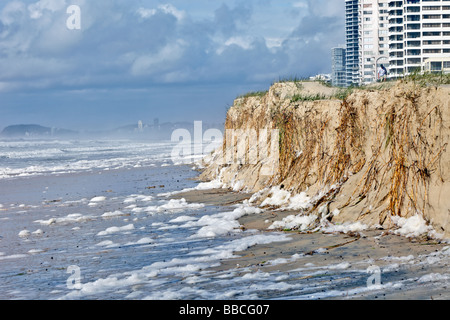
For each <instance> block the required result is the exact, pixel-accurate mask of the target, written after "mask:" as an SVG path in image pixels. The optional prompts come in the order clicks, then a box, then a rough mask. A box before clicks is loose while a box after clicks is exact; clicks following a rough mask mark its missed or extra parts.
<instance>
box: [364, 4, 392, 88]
mask: <svg viewBox="0 0 450 320" xmlns="http://www.w3.org/2000/svg"><path fill="white" fill-rule="evenodd" d="M388 4H389V0H360V1H359V68H358V69H359V83H360V84H361V85H364V84H369V83H372V82H375V81H377V80H378V72H377V71H378V69H379V67H380V65H382V64H383V65H384V66H385V67H386V68H387V67H388V65H389V24H388V23H389V10H388V9H389V7H388Z"/></svg>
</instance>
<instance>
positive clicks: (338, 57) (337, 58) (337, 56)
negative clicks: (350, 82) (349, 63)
mask: <svg viewBox="0 0 450 320" xmlns="http://www.w3.org/2000/svg"><path fill="white" fill-rule="evenodd" d="M346 80H347V77H346V71H345V47H343V46H340V47H335V48H333V49H331V85H332V86H334V87H345V86H346Z"/></svg>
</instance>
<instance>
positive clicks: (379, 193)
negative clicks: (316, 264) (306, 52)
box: [201, 82, 450, 238]
mask: <svg viewBox="0 0 450 320" xmlns="http://www.w3.org/2000/svg"><path fill="white" fill-rule="evenodd" d="M327 90H328V89H327ZM327 94H330V92H327ZM311 97H312V96H311V94H310V93H305V86H304V85H302V84H299V83H277V84H274V85H273V86H272V87H271V88H270V90H269V91H268V92H267V94H265V95H264V96H262V97H261V96H259V97H257V96H254V97H251V96H250V97H246V98H239V99H236V101H235V102H234V105H233V106H232V107H231V108H230V110H229V111H228V114H227V119H226V123H225V129H226V132H227V134H226V135H225V140H224V145H223V148H220V149H219V150H217V151H216V152H214V153H213V154H212V155H211V157H210V158H209V160H208V161H209V163H208V165H207V166H206V169H205V170H204V172H203V174H202V176H201V178H202V179H203V180H213V179H220V180H221V181H222V182H223V183H225V184H226V185H228V186H230V187H232V188H234V189H235V190H240V191H247V192H252V193H256V194H257V196H255V197H254V199H257V201H258V202H259V204H262V203H268V204H269V205H270V204H271V205H274V204H275V202H272V203H271V202H270V201H269V202H268V201H266V202H264V201H265V200H266V199H267V198H268V197H271V196H273V190H274V187H275V188H277V189H278V190H284V191H285V194H289V196H291V197H293V196H295V195H299V194H302V195H303V196H305V197H307V199H309V202H308V205H305V206H304V207H299V208H297V209H298V211H299V214H304V215H310V214H312V213H316V214H317V215H318V216H319V217H321V216H322V217H323V216H324V215H325V214H326V215H327V219H328V220H330V221H332V222H333V223H344V222H357V221H360V222H362V223H365V224H367V225H370V226H374V227H380V226H381V227H384V228H391V227H392V226H393V221H396V219H398V217H411V216H413V215H420V216H421V217H423V218H424V219H425V220H426V221H427V222H428V223H429V224H430V225H431V226H433V228H434V230H435V231H436V232H437V233H441V234H443V235H444V236H445V237H446V238H448V237H449V236H450V224H449V223H450V218H449V216H450V149H449V148H448V142H449V141H450V139H449V135H450V108H449V107H450V105H449V103H450V88H448V87H438V88H437V87H422V86H418V85H416V84H415V83H413V82H410V83H408V82H399V83H397V84H395V85H394V86H392V87H390V88H388V89H382V90H355V91H354V92H353V93H352V94H351V95H349V96H348V97H346V98H345V99H344V100H338V99H333V98H326V99H322V100H315V99H312V98H311ZM265 130H266V131H265ZM274 130H275V131H274ZM265 132H267V133H268V134H267V136H266V135H265ZM255 133H256V138H255V137H254V136H252V134H253V135H255ZM255 141H256V143H255ZM246 142H247V143H246ZM248 142H250V143H248ZM275 142H276V147H274V146H275ZM243 148H244V149H245V152H244V154H245V155H246V156H245V157H243V156H242V154H243V152H242V150H244V149H243ZM264 148H265V149H264ZM237 153H240V155H237ZM231 155H234V157H232V156H231ZM268 168H271V169H272V170H267V169H268ZM324 208H325V209H324ZM333 213H334V214H333ZM337 213H339V214H337ZM396 217H397V218H396Z"/></svg>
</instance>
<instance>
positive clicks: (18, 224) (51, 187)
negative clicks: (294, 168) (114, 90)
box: [0, 139, 450, 300]
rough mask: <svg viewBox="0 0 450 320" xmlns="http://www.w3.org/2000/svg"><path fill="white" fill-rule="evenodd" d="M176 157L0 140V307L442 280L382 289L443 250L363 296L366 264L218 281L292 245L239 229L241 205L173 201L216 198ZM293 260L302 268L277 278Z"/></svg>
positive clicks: (162, 151)
mask: <svg viewBox="0 0 450 320" xmlns="http://www.w3.org/2000/svg"><path fill="white" fill-rule="evenodd" d="M174 146H175V143H173V142H170V141H167V142H148V141H134V140H125V139H124V140H67V141H66V140H1V141H0V299H8V300H9V299H33V300H34V299H49V300H56V299H114V300H116V299H148V300H160V299H164V300H174V299H177V300H179V299H189V300H192V299H194V300H195V299H202V300H205V299H206V300H218V299H236V300H239V299H320V298H334V297H342V296H345V295H346V296H348V295H349V294H350V295H351V294H364V293H367V292H375V291H377V290H378V291H380V290H382V291H384V292H386V291H388V290H396V289H398V288H408V286H412V285H415V284H417V283H422V284H424V285H432V284H433V283H434V282H436V281H439V282H443V281H444V282H448V280H449V278H450V275H449V274H448V273H425V274H417V275H415V276H405V277H403V278H402V279H401V280H400V279H396V278H395V279H394V278H392V279H391V278H390V274H392V275H393V274H394V273H398V272H404V269H403V268H404V267H403V265H402V264H400V263H399V262H404V263H405V264H406V265H407V266H417V265H430V264H447V263H448V261H449V256H450V250H449V248H448V247H444V248H443V249H442V250H440V251H437V252H433V253H430V254H429V255H426V256H423V255H422V256H414V255H409V256H402V257H386V259H385V260H386V261H387V264H386V266H385V267H384V269H383V270H382V271H383V280H384V281H383V283H382V284H379V285H378V286H371V287H369V286H368V285H367V279H368V277H369V276H370V275H371V273H370V272H368V270H370V269H368V268H369V267H370V266H371V264H372V262H371V261H370V259H367V258H366V257H361V259H359V260H358V261H357V262H356V263H355V262H352V263H349V262H345V261H343V262H341V263H332V264H328V265H316V264H315V263H313V261H309V260H308V259H310V257H307V256H305V255H303V254H294V255H292V256H291V257H290V258H289V259H287V260H286V259H285V260H283V259H275V260H268V261H264V265H269V266H271V267H272V268H270V269H267V270H263V269H260V268H258V266H254V265H253V266H241V265H236V266H235V267H234V268H231V269H229V268H228V269H222V268H221V265H222V263H223V262H224V261H229V259H232V258H235V257H237V255H238V253H239V252H241V251H244V250H246V249H248V248H251V247H254V246H257V245H272V246H276V245H278V244H286V243H289V242H290V241H291V237H290V235H289V234H288V233H285V232H276V231H271V232H262V231H257V230H244V229H243V228H241V226H240V223H239V221H238V219H240V218H242V217H243V216H246V215H258V214H261V213H262V212H263V211H264V210H263V209H262V208H260V207H255V206H252V204H251V203H250V202H248V201H245V202H242V203H238V204H236V205H230V206H228V207H223V206H214V205H207V204H204V203H192V202H188V201H186V200H185V199H183V198H181V199H173V198H171V195H174V194H177V193H179V192H180V191H183V190H205V189H208V188H215V187H217V186H218V185H217V184H215V183H214V182H213V183H199V182H197V181H196V180H195V177H197V176H198V171H197V169H198V167H197V165H196V164H195V162H193V163H190V164H186V162H187V161H186V159H185V158H183V157H181V156H180V157H178V158H174V156H173V153H172V151H173V148H174ZM316 253H317V255H326V254H327V250H326V249H322V250H317V252H316ZM301 259H306V260H305V262H306V263H305V264H304V267H301V268H299V267H296V268H294V269H290V270H288V271H286V270H282V269H278V268H277V266H279V265H282V264H288V263H290V262H295V261H298V260H301ZM343 279H347V280H346V281H345V283H344V282H343ZM349 279H350V280H349ZM315 280H317V281H315Z"/></svg>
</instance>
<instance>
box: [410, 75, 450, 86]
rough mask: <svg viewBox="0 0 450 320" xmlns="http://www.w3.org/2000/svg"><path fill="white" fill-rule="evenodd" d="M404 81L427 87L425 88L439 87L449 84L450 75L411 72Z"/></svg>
mask: <svg viewBox="0 0 450 320" xmlns="http://www.w3.org/2000/svg"><path fill="white" fill-rule="evenodd" d="M404 79H405V80H406V81H412V82H414V83H415V84H417V85H419V86H422V87H427V86H440V85H445V84H450V73H447V74H445V73H442V72H440V73H429V72H426V73H420V72H413V73H411V74H409V75H407V76H406V77H405V78H404Z"/></svg>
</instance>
